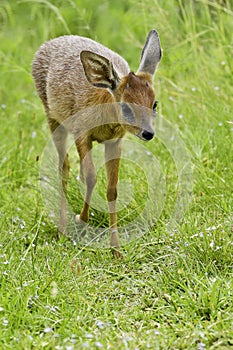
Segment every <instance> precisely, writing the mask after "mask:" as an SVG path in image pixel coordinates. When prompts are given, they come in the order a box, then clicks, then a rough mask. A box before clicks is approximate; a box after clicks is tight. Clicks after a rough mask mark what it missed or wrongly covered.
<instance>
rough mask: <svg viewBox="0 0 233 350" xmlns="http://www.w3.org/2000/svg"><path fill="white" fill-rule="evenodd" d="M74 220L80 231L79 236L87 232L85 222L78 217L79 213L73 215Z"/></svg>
mask: <svg viewBox="0 0 233 350" xmlns="http://www.w3.org/2000/svg"><path fill="white" fill-rule="evenodd" d="M75 222H76V224H77V225H78V227H79V229H80V231H81V236H82V237H83V236H85V234H86V233H87V223H86V222H85V221H83V220H81V219H80V215H76V216H75Z"/></svg>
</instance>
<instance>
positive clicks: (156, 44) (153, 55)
mask: <svg viewBox="0 0 233 350" xmlns="http://www.w3.org/2000/svg"><path fill="white" fill-rule="evenodd" d="M161 57H162V52H161V46H160V40H159V35H158V33H157V32H156V30H154V29H153V30H151V31H150V33H149V34H148V36H147V39H146V43H145V46H144V48H143V50H142V55H141V61H140V65H139V68H138V71H137V73H139V72H144V73H149V74H151V75H152V76H153V75H154V74H155V71H156V68H157V66H158V64H159V61H160V60H161Z"/></svg>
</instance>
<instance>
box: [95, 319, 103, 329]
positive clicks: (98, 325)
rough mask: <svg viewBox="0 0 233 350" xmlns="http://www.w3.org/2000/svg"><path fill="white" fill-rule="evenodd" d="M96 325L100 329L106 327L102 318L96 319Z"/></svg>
mask: <svg viewBox="0 0 233 350" xmlns="http://www.w3.org/2000/svg"><path fill="white" fill-rule="evenodd" d="M96 326H97V327H98V328H99V329H104V323H103V322H102V321H100V320H98V321H96Z"/></svg>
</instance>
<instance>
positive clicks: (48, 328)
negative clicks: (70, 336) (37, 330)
mask: <svg viewBox="0 0 233 350" xmlns="http://www.w3.org/2000/svg"><path fill="white" fill-rule="evenodd" d="M52 331H53V330H52V328H50V327H46V328H45V329H44V333H49V332H52Z"/></svg>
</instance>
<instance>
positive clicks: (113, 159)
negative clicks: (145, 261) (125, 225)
mask: <svg viewBox="0 0 233 350" xmlns="http://www.w3.org/2000/svg"><path fill="white" fill-rule="evenodd" d="M120 157H121V140H117V141H114V142H113V141H111V142H106V144H105V162H106V171H107V200H108V206H109V214H110V232H111V238H110V246H111V248H112V252H113V254H114V256H116V257H117V258H120V257H121V256H122V255H121V253H120V252H119V247H120V245H119V237H118V231H117V212H116V199H117V182H118V171H119V164H120Z"/></svg>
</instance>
